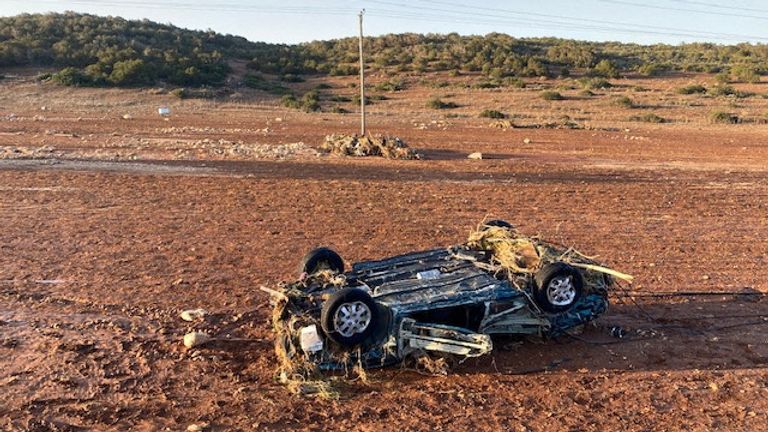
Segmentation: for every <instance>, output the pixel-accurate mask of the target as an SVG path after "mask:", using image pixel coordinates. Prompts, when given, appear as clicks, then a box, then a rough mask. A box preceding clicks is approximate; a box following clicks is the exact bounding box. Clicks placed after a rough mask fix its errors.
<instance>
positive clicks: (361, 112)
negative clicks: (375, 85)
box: [358, 9, 365, 136]
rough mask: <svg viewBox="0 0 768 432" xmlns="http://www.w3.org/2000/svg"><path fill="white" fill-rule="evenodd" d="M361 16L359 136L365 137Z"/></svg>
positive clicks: (361, 19) (361, 14)
mask: <svg viewBox="0 0 768 432" xmlns="http://www.w3.org/2000/svg"><path fill="white" fill-rule="evenodd" d="M363 14H365V9H363V10H361V11H360V14H359V15H358V17H359V18H360V136H365V62H364V61H363Z"/></svg>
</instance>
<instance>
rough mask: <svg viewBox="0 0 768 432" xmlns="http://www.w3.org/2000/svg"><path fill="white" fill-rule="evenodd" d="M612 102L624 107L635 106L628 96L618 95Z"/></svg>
mask: <svg viewBox="0 0 768 432" xmlns="http://www.w3.org/2000/svg"><path fill="white" fill-rule="evenodd" d="M613 104H614V105H616V106H620V107H624V108H634V107H635V106H636V105H635V101H633V100H632V99H630V97H629V96H619V97H617V98H615V99H613Z"/></svg>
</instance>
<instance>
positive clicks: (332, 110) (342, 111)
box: [331, 106, 349, 114]
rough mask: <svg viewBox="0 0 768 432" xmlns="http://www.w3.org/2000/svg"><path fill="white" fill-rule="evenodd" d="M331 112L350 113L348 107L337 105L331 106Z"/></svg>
mask: <svg viewBox="0 0 768 432" xmlns="http://www.w3.org/2000/svg"><path fill="white" fill-rule="evenodd" d="M331 112H332V113H334V114H347V113H349V110H346V109H344V108H342V107H338V106H335V107H333V108H331Z"/></svg>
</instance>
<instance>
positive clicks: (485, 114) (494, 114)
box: [480, 109, 507, 119]
mask: <svg viewBox="0 0 768 432" xmlns="http://www.w3.org/2000/svg"><path fill="white" fill-rule="evenodd" d="M480 117H482V118H490V119H503V118H507V115H506V114H504V113H503V112H501V111H497V110H491V109H486V110H483V111H482V112H481V113H480Z"/></svg>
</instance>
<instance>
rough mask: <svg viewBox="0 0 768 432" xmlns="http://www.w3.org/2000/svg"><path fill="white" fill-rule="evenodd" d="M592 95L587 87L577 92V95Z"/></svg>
mask: <svg viewBox="0 0 768 432" xmlns="http://www.w3.org/2000/svg"><path fill="white" fill-rule="evenodd" d="M594 95H595V94H594V93H593V92H592V91H591V90H587V89H584V90H582V91H580V92H579V96H584V97H592V96H594Z"/></svg>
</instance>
